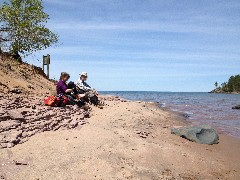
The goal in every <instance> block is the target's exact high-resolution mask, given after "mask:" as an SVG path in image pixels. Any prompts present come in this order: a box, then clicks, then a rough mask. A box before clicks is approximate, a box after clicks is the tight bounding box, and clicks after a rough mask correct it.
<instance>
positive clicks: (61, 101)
mask: <svg viewBox="0 0 240 180" xmlns="http://www.w3.org/2000/svg"><path fill="white" fill-rule="evenodd" d="M68 101H69V99H68V97H66V96H57V97H56V96H49V97H48V98H47V99H45V100H44V104H45V105H47V106H52V107H63V106H66V105H67V103H68Z"/></svg>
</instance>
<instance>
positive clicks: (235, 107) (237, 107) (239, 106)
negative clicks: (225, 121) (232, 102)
mask: <svg viewBox="0 0 240 180" xmlns="http://www.w3.org/2000/svg"><path fill="white" fill-rule="evenodd" d="M232 109H240V105H237V106H234V107H232Z"/></svg>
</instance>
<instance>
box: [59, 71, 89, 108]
mask: <svg viewBox="0 0 240 180" xmlns="http://www.w3.org/2000/svg"><path fill="white" fill-rule="evenodd" d="M69 78H70V75H69V74H68V73H66V72H62V73H61V76H60V80H59V82H58V83H57V86H56V90H57V95H58V96H59V97H62V96H63V95H64V96H66V97H68V99H69V102H68V104H69V105H75V104H76V103H75V101H74V98H73V97H72V96H71V95H70V94H71V93H72V92H73V89H71V88H67V84H66V82H67V81H68V79H69ZM69 93H70V94H69ZM82 96H85V95H81V97H82ZM77 97H78V98H80V96H77Z"/></svg>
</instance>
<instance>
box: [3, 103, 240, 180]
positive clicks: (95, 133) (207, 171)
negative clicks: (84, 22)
mask: <svg viewBox="0 0 240 180" xmlns="http://www.w3.org/2000/svg"><path fill="white" fill-rule="evenodd" d="M105 102H106V104H107V105H106V106H104V108H103V109H99V108H97V107H93V110H92V115H91V118H89V120H88V122H89V123H88V124H85V125H84V126H83V127H82V128H76V129H71V130H59V131H54V132H53V131H49V132H42V133H39V134H36V135H34V136H33V137H31V138H30V139H29V140H28V141H27V142H25V143H23V144H19V145H16V146H14V147H12V148H7V149H6V148H5V149H1V150H0V156H1V166H0V172H1V178H2V179H4V178H5V179H8V178H9V179H236V180H237V179H239V178H240V169H239V167H240V158H239V150H240V140H239V139H235V138H233V137H229V136H226V135H224V134H220V142H219V144H216V145H202V144H197V143H194V142H190V141H188V140H186V139H183V138H181V137H178V136H175V135H172V134H171V133H170V130H171V128H172V127H174V126H182V125H186V122H184V118H183V117H180V116H178V115H177V114H174V113H171V112H167V111H163V110H161V109H160V108H158V107H157V106H156V105H154V104H151V103H144V102H129V101H127V102H121V101H105ZM12 162H19V164H18V165H16V163H12Z"/></svg>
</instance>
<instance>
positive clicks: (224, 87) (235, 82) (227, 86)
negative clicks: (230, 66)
mask: <svg viewBox="0 0 240 180" xmlns="http://www.w3.org/2000/svg"><path fill="white" fill-rule="evenodd" d="M214 85H215V87H216V89H219V90H221V91H223V92H240V74H238V75H235V76H231V77H230V78H229V79H228V81H227V82H224V83H222V84H221V85H219V84H218V82H215V84H214Z"/></svg>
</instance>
